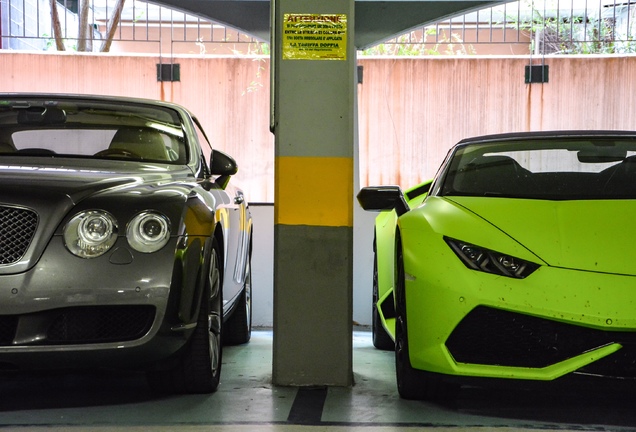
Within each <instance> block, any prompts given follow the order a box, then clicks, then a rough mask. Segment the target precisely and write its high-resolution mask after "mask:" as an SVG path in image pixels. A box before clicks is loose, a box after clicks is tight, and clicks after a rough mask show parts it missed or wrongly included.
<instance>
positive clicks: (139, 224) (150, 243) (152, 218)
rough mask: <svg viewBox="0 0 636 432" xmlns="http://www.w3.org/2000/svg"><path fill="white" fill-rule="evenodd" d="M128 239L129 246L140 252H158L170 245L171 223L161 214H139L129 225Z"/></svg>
mask: <svg viewBox="0 0 636 432" xmlns="http://www.w3.org/2000/svg"><path fill="white" fill-rule="evenodd" d="M126 238H127V239H128V244H130V246H131V247H132V248H133V249H135V250H136V251H138V252H143V253H152V252H156V251H158V250H159V249H161V248H162V247H164V246H165V245H166V243H168V239H169V238H170V222H169V220H168V218H167V217H165V216H164V215H162V214H161V213H157V212H153V211H145V212H142V213H139V214H138V215H136V216H135V217H134V218H132V220H131V221H130V222H129V223H128V228H127V229H126Z"/></svg>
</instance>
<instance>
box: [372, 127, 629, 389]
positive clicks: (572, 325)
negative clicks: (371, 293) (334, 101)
mask: <svg viewBox="0 0 636 432" xmlns="http://www.w3.org/2000/svg"><path fill="white" fill-rule="evenodd" d="M631 138H633V137H631ZM497 139H498V138H497V137H495V140H497ZM435 181H436V182H437V181H439V180H435ZM430 185H431V181H428V182H425V183H422V184H420V185H417V186H415V187H413V188H411V189H408V190H405V191H404V193H403V195H404V199H405V201H406V203H407V205H408V209H407V211H405V212H402V214H398V213H400V212H399V211H397V210H395V209H393V210H386V209H384V210H382V211H381V212H380V213H379V215H378V216H377V218H376V221H375V233H374V234H375V243H374V245H375V246H374V247H375V254H376V255H375V259H376V260H377V292H378V296H377V298H378V303H377V310H378V312H379V314H380V317H381V321H382V324H383V327H384V330H385V331H386V333H387V334H388V335H389V336H390V337H391V338H392V339H394V340H395V338H396V316H395V309H396V305H395V293H394V290H395V285H396V274H397V269H396V262H397V260H396V255H397V252H398V251H396V244H398V242H396V238H397V236H399V237H400V242H399V244H401V247H402V250H401V253H402V259H403V267H404V285H405V298H406V316H407V317H408V335H407V338H408V348H409V350H408V352H409V360H410V365H411V367H412V368H413V369H415V370H418V371H425V372H430V373H433V374H441V376H445V377H449V376H455V377H481V378H501V379H521V380H535V381H552V380H556V379H558V378H560V377H564V376H566V375H568V374H571V373H572V372H575V371H581V370H585V367H586V366H589V365H592V364H594V363H595V362H597V361H599V360H601V359H603V358H605V357H608V358H609V356H611V355H612V354H614V353H617V352H619V351H620V350H621V349H622V348H623V344H622V342H620V341H621V340H623V339H625V336H627V337H628V338H629V336H630V335H631V334H632V333H636V313H635V310H636V265H635V264H634V263H635V262H636V249H635V248H634V243H635V239H636V224H634V223H633V215H634V214H636V199H631V198H629V197H625V198H624V199H525V198H520V197H505V196H501V197H500V196H461V195H450V194H449V195H442V194H435V193H431V194H430V195H429V194H428V193H427V190H428V187H429V186H430ZM433 188H435V183H433ZM418 191H425V192H424V193H418ZM361 202H362V201H361ZM363 207H364V205H363ZM367 209H368V210H369V208H367ZM449 239H450V240H453V239H455V240H459V241H461V242H465V243H469V244H471V245H477V246H479V247H482V248H487V249H488V250H490V251H496V252H498V253H500V254H504V255H505V256H510V257H514V258H515V259H518V260H522V261H523V262H527V263H530V265H532V266H533V269H534V268H535V267H536V270H534V271H533V272H532V273H531V274H530V275H529V276H527V277H518V278H515V277H506V276H503V275H501V274H496V273H490V272H485V271H477V270H475V269H473V268H469V267H468V266H467V265H466V264H465V263H464V262H463V261H462V260H461V259H459V258H458V255H457V254H456V252H455V251H454V250H453V248H452V247H450V246H449ZM483 310H488V311H493V310H494V311H498V312H497V313H499V311H500V312H501V313H502V314H507V313H512V314H513V315H514V316H515V317H521V319H522V320H526V319H530V320H532V319H535V318H536V319H537V320H540V321H541V322H548V323H550V325H554V326H557V327H558V326H560V325H564V327H563V328H564V329H566V330H567V331H570V329H574V330H572V331H574V332H579V331H582V332H590V334H592V335H609V336H603V337H602V338H600V339H599V340H602V341H603V342H602V343H600V342H598V343H597V342H596V341H590V342H589V345H585V343H584V342H580V343H579V344H580V346H584V347H585V349H579V348H578V347H579V345H577V348H576V349H574V348H573V349H572V350H571V351H569V352H567V353H566V354H563V355H561V356H556V357H554V358H550V359H546V360H545V361H544V360H537V361H536V362H534V360H533V361H530V360H528V361H527V362H526V361H524V360H519V361H516V360H510V361H508V360H505V361H502V362H498V361H494V360H493V361H491V360H488V361H483V362H480V361H467V360H466V358H468V359H470V358H476V359H479V358H481V357H479V356H478V355H476V357H471V356H472V353H471V352H470V351H469V350H463V351H462V350H459V349H458V351H462V352H463V353H461V354H458V355H454V353H453V351H452V349H450V348H449V345H451V346H452V345H453V344H455V345H461V344H458V343H456V342H455V341H452V338H453V333H454V332H457V331H458V329H459V328H460V327H461V326H462V321H465V322H472V321H468V320H467V317H469V316H470V315H471V313H472V312H474V311H483ZM514 319H516V318H513V320H514ZM475 322H481V321H475ZM537 322H538V321H537ZM468 327H470V326H469V325H468V324H466V325H464V327H463V328H462V329H461V332H469V331H471V330H470V329H468V330H467V328H468ZM559 328H560V327H559ZM475 331H477V332H478V331H479V329H476V330H475ZM462 334H469V333H462ZM567 334H569V333H566V335H567ZM613 335H616V336H617V337H613ZM484 337H485V338H486V336H484ZM562 337H565V336H562ZM486 340H490V339H486ZM631 340H635V339H631ZM491 341H492V346H491V347H490V348H487V349H484V351H485V350H491V351H493V352H495V353H497V352H498V350H499V349H501V352H506V350H508V349H509V348H508V347H500V348H498V347H497V345H498V343H499V341H500V339H497V337H496V336H495V337H493V338H492V339H491ZM520 343H521V342H520ZM542 343H543V342H542ZM546 343H547V342H546ZM577 343H578V342H577ZM466 353H468V354H466ZM480 355H481V354H480ZM456 357H459V358H456ZM634 361H636V359H634ZM533 362H534V363H533ZM525 363H528V364H525ZM398 375H399V374H398Z"/></svg>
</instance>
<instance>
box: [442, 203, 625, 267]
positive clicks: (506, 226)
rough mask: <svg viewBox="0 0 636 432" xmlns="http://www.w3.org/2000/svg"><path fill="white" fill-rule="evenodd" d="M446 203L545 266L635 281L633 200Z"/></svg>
mask: <svg viewBox="0 0 636 432" xmlns="http://www.w3.org/2000/svg"><path fill="white" fill-rule="evenodd" d="M447 198H448V199H450V200H451V201H454V202H455V203H457V204H459V205H460V206H462V207H464V208H466V209H467V210H469V211H470V212H472V213H474V214H476V215H477V216H479V217H481V218H483V219H484V220H486V221H487V222H489V223H490V224H492V225H494V226H495V227H497V228H499V229H500V230H501V231H503V232H504V233H505V234H507V235H509V236H510V237H512V238H513V239H514V240H516V241H517V242H519V243H520V244H521V245H523V246H525V247H526V248H527V249H528V250H530V251H531V252H533V253H534V254H535V255H537V256H538V257H540V258H541V259H542V260H544V261H545V262H546V263H548V265H550V266H553V267H563V268H570V269H578V270H585V271H595V272H605V273H616V274H628V275H636V266H635V265H634V262H636V247H634V244H635V243H636V224H634V222H633V215H634V214H636V200H588V201H545V200H524V199H505V198H481V197H452V198H451V197H447ZM481 246H484V247H489V245H481Z"/></svg>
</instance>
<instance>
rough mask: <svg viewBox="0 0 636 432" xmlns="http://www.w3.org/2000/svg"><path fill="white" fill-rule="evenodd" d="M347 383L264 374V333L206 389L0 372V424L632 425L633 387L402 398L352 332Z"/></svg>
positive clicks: (387, 359)
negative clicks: (448, 399) (300, 383)
mask: <svg viewBox="0 0 636 432" xmlns="http://www.w3.org/2000/svg"><path fill="white" fill-rule="evenodd" d="M353 341H354V359H353V360H354V376H355V381H356V384H355V386H353V387H351V388H337V387H334V388H309V389H307V388H304V389H298V388H289V387H276V386H273V385H272V383H271V369H272V363H271V362H272V360H271V359H272V332H271V331H269V330H257V331H255V332H254V334H253V338H252V341H251V342H250V343H249V344H248V345H245V346H239V347H228V348H226V349H225V352H224V365H223V368H224V369H223V378H222V383H221V386H220V387H219V390H218V391H217V392H216V393H214V394H212V395H187V396H170V397H158V396H156V395H154V394H152V393H151V392H150V391H149V389H148V388H147V386H146V384H145V381H144V379H143V377H142V376H141V375H139V374H134V373H115V372H110V373H107V374H105V373H103V372H101V373H99V372H87V373H66V374H59V373H58V374H44V373H38V374H21V375H8V374H5V375H0V430H1V431H5V430H11V431H12V430H15V431H21V432H29V431H35V430H37V431H41V430H51V431H89V432H98V431H99V432H106V431H122V430H125V431H130V432H141V431H144V432H145V431H162V432H163V431H185V432H203V431H225V432H248V431H255V432H258V431H266V432H269V431H276V432H323V431H324V432H339V431H364V432H388V431H409V432H416V431H425V430H426V431H429V430H430V431H435V432H460V431H480V432H483V431H490V430H496V431H497V432H508V431H520V430H528V431H537V430H551V431H554V430H557V431H570V430H572V431H588V430H589V431H628V430H629V431H636V397H634V396H636V393H635V392H631V393H627V394H626V393H619V392H610V393H601V392H598V391H595V390H594V389H590V391H589V392H568V393H560V394H559V393H553V392H545V393H542V392H522V391H515V390H507V391H501V390H499V391H495V390H483V389H464V390H462V391H461V392H460V395H459V397H458V399H457V401H456V402H455V403H453V404H452V406H441V405H437V404H434V403H428V402H419V401H405V400H401V399H400V398H399V397H398V395H397V391H396V388H395V376H394V364H393V354H392V353H390V352H383V351H378V350H376V349H374V348H373V346H372V344H371V337H370V334H369V332H367V331H356V332H354V335H353Z"/></svg>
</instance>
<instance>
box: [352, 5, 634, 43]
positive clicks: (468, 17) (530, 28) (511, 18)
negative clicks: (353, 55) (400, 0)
mask: <svg viewBox="0 0 636 432" xmlns="http://www.w3.org/2000/svg"><path fill="white" fill-rule="evenodd" d="M635 6H636V3H632V2H631V0H520V1H517V2H510V3H503V4H500V5H497V6H494V7H490V8H485V9H480V10H475V11H473V12H470V13H467V14H465V15H460V16H456V17H453V18H451V19H448V20H444V21H440V22H437V23H434V24H432V25H428V26H422V27H418V28H414V29H412V30H411V31H409V32H407V33H404V34H402V35H400V36H397V37H395V38H392V39H390V40H387V41H385V42H383V43H381V44H378V45H376V46H374V47H371V48H369V49H367V50H365V51H364V54H376V55H377V54H380V55H382V54H392V55H434V54H455V55H457V54H538V55H546V54H621V53H633V52H636V28H635V27H636V15H635V14H636V7H635Z"/></svg>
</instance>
